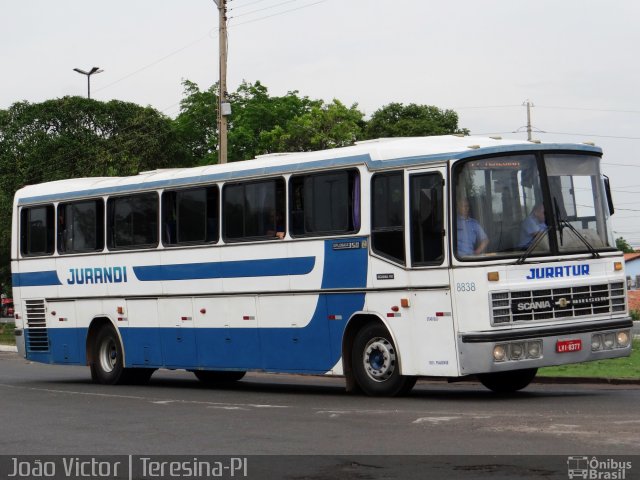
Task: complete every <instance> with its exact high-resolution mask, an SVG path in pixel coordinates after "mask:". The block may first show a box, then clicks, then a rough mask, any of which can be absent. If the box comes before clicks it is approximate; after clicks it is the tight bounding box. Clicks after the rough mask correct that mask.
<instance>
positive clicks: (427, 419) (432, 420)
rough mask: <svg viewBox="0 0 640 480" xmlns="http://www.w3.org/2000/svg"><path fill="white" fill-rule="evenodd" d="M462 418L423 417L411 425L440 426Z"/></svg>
mask: <svg viewBox="0 0 640 480" xmlns="http://www.w3.org/2000/svg"><path fill="white" fill-rule="evenodd" d="M460 418H462V417H421V418H417V419H416V420H414V421H413V422H411V423H415V424H420V423H431V424H433V425H438V424H440V423H444V422H450V421H452V420H458V419H460Z"/></svg>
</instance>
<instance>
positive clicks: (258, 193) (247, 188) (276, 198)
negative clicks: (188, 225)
mask: <svg viewBox="0 0 640 480" xmlns="http://www.w3.org/2000/svg"><path fill="white" fill-rule="evenodd" d="M222 204H223V210H222V217H223V236H224V239H225V241H231V242H234V241H236V242H243V241H252V240H274V239H282V238H284V236H285V232H286V225H285V217H286V215H285V183H284V179H282V178H274V179H269V180H264V181H258V182H247V183H233V184H231V183H230V184H226V185H225V186H224V188H223V189H222Z"/></svg>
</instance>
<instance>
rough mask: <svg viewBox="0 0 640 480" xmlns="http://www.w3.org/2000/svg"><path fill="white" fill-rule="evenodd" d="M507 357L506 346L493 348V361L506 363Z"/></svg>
mask: <svg viewBox="0 0 640 480" xmlns="http://www.w3.org/2000/svg"><path fill="white" fill-rule="evenodd" d="M506 356H507V350H506V349H505V348H504V345H496V346H495V347H493V359H494V360H495V361H496V362H502V361H504V359H505V357H506Z"/></svg>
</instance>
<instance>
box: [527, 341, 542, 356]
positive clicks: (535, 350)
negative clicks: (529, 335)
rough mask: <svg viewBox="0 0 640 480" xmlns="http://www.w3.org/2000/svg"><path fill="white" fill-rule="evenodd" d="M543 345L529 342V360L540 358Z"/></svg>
mask: <svg viewBox="0 0 640 480" xmlns="http://www.w3.org/2000/svg"><path fill="white" fill-rule="evenodd" d="M541 354H542V345H541V343H540V342H527V356H528V357H529V358H540V355H541Z"/></svg>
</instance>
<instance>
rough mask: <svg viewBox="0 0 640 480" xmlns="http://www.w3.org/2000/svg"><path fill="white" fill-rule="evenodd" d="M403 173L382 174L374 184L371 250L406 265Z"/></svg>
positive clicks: (372, 190) (372, 183)
mask: <svg viewBox="0 0 640 480" xmlns="http://www.w3.org/2000/svg"><path fill="white" fill-rule="evenodd" d="M402 177H403V174H402V172H393V173H383V174H378V175H375V176H374V177H373V180H372V181H371V248H372V249H373V251H374V252H376V253H378V254H380V255H382V256H383V257H387V258H389V259H391V260H394V261H397V262H400V263H402V264H403V265H404V264H405V251H404V223H405V222H404V180H403V178H402Z"/></svg>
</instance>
